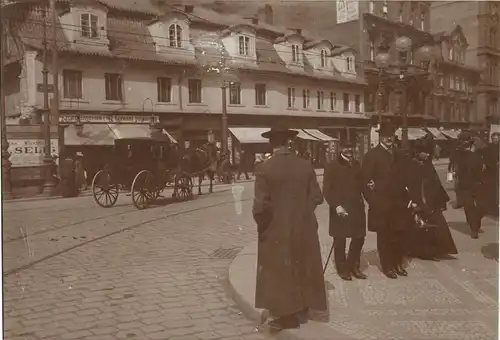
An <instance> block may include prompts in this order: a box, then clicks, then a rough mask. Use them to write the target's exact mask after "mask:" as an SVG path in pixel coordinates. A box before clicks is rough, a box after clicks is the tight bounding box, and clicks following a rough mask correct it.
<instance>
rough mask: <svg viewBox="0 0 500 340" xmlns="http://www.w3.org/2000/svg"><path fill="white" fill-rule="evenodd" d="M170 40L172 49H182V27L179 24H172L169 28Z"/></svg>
mask: <svg viewBox="0 0 500 340" xmlns="http://www.w3.org/2000/svg"><path fill="white" fill-rule="evenodd" d="M168 38H169V40H170V47H182V27H181V26H179V25H177V24H172V25H170V26H169V28H168Z"/></svg>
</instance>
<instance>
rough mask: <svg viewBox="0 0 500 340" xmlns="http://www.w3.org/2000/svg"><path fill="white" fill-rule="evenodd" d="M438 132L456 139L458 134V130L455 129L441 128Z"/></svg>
mask: <svg viewBox="0 0 500 340" xmlns="http://www.w3.org/2000/svg"><path fill="white" fill-rule="evenodd" d="M440 132H441V133H442V134H443V135H445V136H446V137H448V138H449V139H457V138H458V134H459V132H458V131H455V130H441V131H440Z"/></svg>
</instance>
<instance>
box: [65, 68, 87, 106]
mask: <svg viewBox="0 0 500 340" xmlns="http://www.w3.org/2000/svg"><path fill="white" fill-rule="evenodd" d="M63 83H64V98H69V99H82V98H83V93H82V71H74V70H63Z"/></svg>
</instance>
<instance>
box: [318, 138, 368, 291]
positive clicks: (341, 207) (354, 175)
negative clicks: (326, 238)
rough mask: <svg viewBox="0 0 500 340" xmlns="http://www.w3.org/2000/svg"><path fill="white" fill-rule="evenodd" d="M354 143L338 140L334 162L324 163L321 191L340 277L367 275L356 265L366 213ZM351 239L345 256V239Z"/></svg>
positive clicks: (362, 242) (348, 277)
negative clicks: (327, 214) (337, 151)
mask: <svg viewBox="0 0 500 340" xmlns="http://www.w3.org/2000/svg"><path fill="white" fill-rule="evenodd" d="M354 149H355V146H354V145H353V144H352V143H350V142H349V141H345V142H341V144H340V155H339V157H338V160H337V162H331V163H330V164H328V165H327V166H326V167H325V175H324V182H323V194H324V195H325V198H326V201H327V202H328V204H329V205H330V236H332V237H333V246H334V250H335V252H334V254H335V267H336V268H337V273H338V274H339V276H340V277H341V278H342V279H343V280H347V281H351V280H352V276H354V277H355V278H357V279H366V275H365V274H363V273H362V272H361V270H360V268H359V263H360V258H361V249H362V248H363V244H364V243H365V236H366V216H365V203H364V201H363V196H362V191H363V182H362V180H361V167H360V165H359V162H358V161H357V160H355V159H354ZM347 238H350V239H351V244H350V246H349V251H348V254H347V257H346V239H347Z"/></svg>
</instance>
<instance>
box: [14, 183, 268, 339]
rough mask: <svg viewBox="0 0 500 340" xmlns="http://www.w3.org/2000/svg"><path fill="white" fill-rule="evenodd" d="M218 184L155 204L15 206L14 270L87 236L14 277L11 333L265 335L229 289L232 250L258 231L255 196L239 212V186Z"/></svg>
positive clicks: (43, 203) (52, 336)
mask: <svg viewBox="0 0 500 340" xmlns="http://www.w3.org/2000/svg"><path fill="white" fill-rule="evenodd" d="M246 185H247V188H246V189H245V192H244V198H246V199H248V198H250V197H251V196H252V194H253V192H252V190H251V189H252V186H251V183H248V184H246ZM217 191H218V192H217V193H215V194H212V195H206V196H203V197H201V198H199V199H197V200H194V201H190V202H184V203H177V204H171V205H168V206H164V207H158V208H152V209H148V210H145V211H137V210H135V209H134V208H133V207H132V206H131V205H130V203H129V202H127V200H126V199H124V200H123V204H124V205H123V206H118V207H115V208H111V209H102V208H99V207H97V206H95V204H94V202H93V201H92V199H91V198H90V197H82V198H76V199H69V200H52V201H51V202H50V203H49V201H36V202H24V203H19V204H13V203H10V204H8V205H6V209H5V215H4V218H5V220H4V222H5V224H4V226H5V229H4V237H5V242H8V243H7V244H6V247H5V255H6V260H5V262H4V264H5V265H6V267H7V268H6V269H7V270H10V269H15V268H19V267H20V266H23V265H26V264H29V263H31V262H33V261H34V260H40V259H43V258H44V257H46V256H48V255H51V254H53V253H54V252H57V251H61V250H63V251H64V250H65V249H68V248H70V247H73V246H75V245H77V246H78V245H79V244H84V245H83V246H80V247H76V248H74V249H72V250H69V251H66V252H63V253H61V254H60V255H58V256H55V257H52V258H49V259H46V260H43V261H41V262H40V263H38V264H35V265H34V266H32V267H29V268H26V269H24V270H21V271H19V272H17V273H13V274H10V275H8V276H7V277H4V280H5V281H4V282H5V286H4V299H5V310H4V313H5V314H4V315H5V319H4V320H5V324H4V326H5V333H4V336H5V338H6V339H9V340H14V339H16V340H17V339H22V340H29V339H54V340H56V339H57V340H60V339H85V340H90V339H96V340H97V339H98V340H107V339H141V340H142V339H144V340H146V339H169V340H182V339H184V340H186V339H189V340H196V339H224V340H230V339H233V340H234V339H242V340H258V339H265V338H266V337H267V336H266V334H263V333H259V332H257V331H256V327H255V325H254V323H253V322H251V321H248V320H247V319H246V318H245V317H244V316H243V315H242V314H241V313H240V311H239V310H238V309H237V308H236V307H235V306H234V304H233V302H232V300H231V299H230V298H229V297H228V296H227V293H226V285H227V270H228V267H229V264H230V262H231V258H232V257H233V256H234V255H235V251H237V250H238V249H241V248H242V247H243V246H244V245H246V244H247V243H249V242H250V241H251V240H253V239H255V236H256V235H255V226H254V224H253V222H252V218H251V214H250V211H249V210H248V206H249V205H248V204H249V203H248V204H247V205H245V206H244V209H243V212H242V215H238V214H237V213H236V212H235V208H234V205H233V203H232V194H231V191H230V186H220V187H218V188H217ZM223 202H226V203H227V204H222V205H218V206H214V207H212V208H208V209H204V210H197V211H192V212H191V213H188V214H179V215H175V216H171V217H168V216H169V215H170V214H172V213H178V212H182V211H190V210H193V209H198V208H202V207H204V206H212V205H216V204H220V203H223ZM96 218H97V219H96ZM85 221H86V222H85ZM148 221H151V222H148ZM75 222H81V223H79V224H75V225H70V226H66V227H64V226H65V225H67V224H74V223H75ZM141 223H144V224H141ZM135 225H138V226H137V227H135V228H132V229H126V228H127V227H130V226H135ZM56 227H57V228H59V229H55V230H54V231H51V232H47V233H39V234H37V235H34V236H29V234H30V233H36V232H40V231H43V230H44V229H52V228H56ZM61 227H64V228H61ZM21 229H23V233H25V234H26V233H27V234H28V236H27V237H26V238H21V239H20V240H17V241H11V242H9V239H10V240H11V239H12V238H15V237H18V236H19V234H21V233H20V232H18V230H21ZM120 230H123V231H121V232H120ZM115 231H116V232H118V233H116V234H114V235H112V236H109V237H104V238H102V239H98V240H96V241H93V242H90V243H88V241H92V240H93V239H96V238H98V237H102V236H105V235H107V234H109V233H110V232H115ZM82 237H85V238H82ZM217 250H219V253H222V255H225V256H213V255H214V252H215V251H217Z"/></svg>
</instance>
